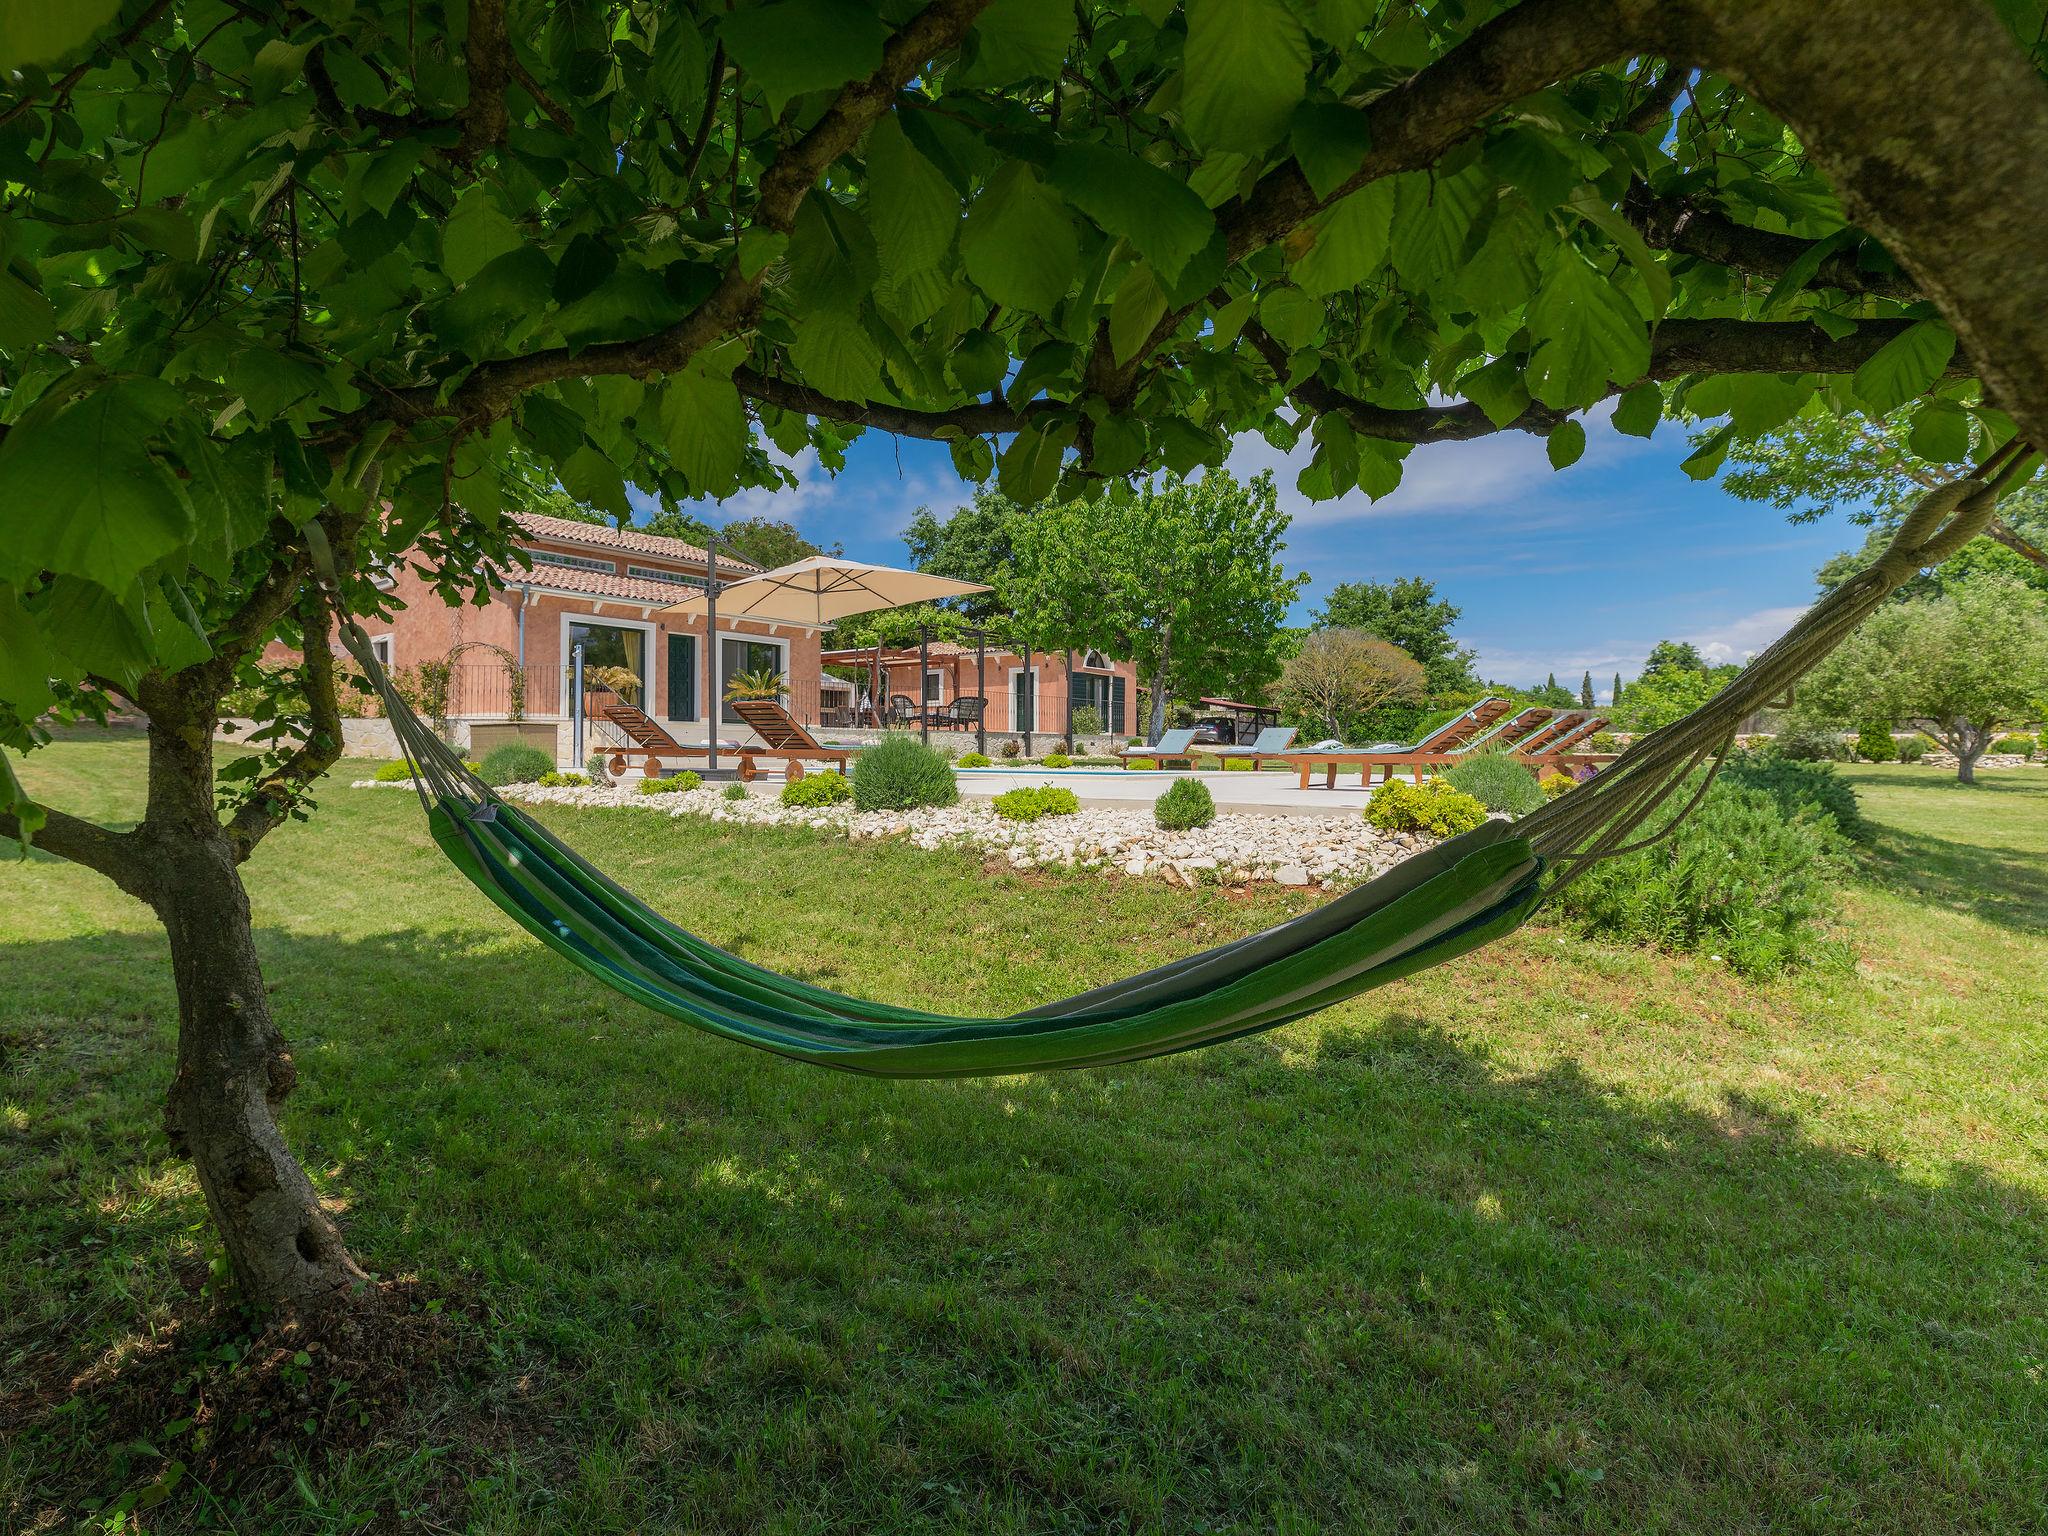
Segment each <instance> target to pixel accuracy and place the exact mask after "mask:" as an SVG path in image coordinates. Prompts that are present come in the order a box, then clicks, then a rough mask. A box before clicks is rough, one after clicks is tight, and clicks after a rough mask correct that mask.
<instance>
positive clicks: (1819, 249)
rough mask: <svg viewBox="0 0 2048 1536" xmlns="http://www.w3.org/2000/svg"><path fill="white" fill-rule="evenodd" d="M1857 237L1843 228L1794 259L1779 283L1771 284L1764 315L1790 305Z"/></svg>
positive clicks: (1765, 296)
mask: <svg viewBox="0 0 2048 1536" xmlns="http://www.w3.org/2000/svg"><path fill="white" fill-rule="evenodd" d="M1855 238H1856V231H1855V229H1854V228H1853V227H1851V226H1848V225H1844V226H1843V227H1842V228H1840V229H1838V230H1836V231H1835V232H1834V233H1833V234H1832V235H1829V236H1828V237H1827V238H1826V239H1824V240H1816V241H1814V242H1813V244H1811V245H1809V246H1808V247H1807V248H1806V249H1805V250H1803V251H1801V252H1800V253H1799V254H1798V255H1797V256H1794V257H1793V258H1792V259H1791V260H1790V261H1789V262H1787V263H1786V264H1785V270H1784V271H1783V272H1780V273H1779V274H1778V280H1777V281H1776V282H1775V283H1773V284H1771V291H1770V292H1769V293H1767V294H1765V295H1764V307H1763V310H1762V313H1764V314H1766V315H1770V314H1775V313H1776V312H1777V311H1778V310H1779V309H1780V308H1782V307H1783V306H1784V305H1786V304H1788V303H1790V302H1791V301H1792V299H1793V298H1795V297H1796V296H1797V295H1798V294H1799V293H1800V291H1801V290H1803V289H1804V288H1805V287H1806V285H1807V284H1808V283H1810V282H1812V281H1813V279H1814V276H1815V275H1816V274H1817V273H1818V272H1819V271H1820V266H1821V263H1822V262H1824V261H1826V260H1827V259H1828V258H1829V257H1830V256H1832V255H1834V254H1835V252H1836V251H1839V250H1840V249H1841V248H1842V247H1843V246H1845V245H1847V244H1849V243H1850V242H1851V241H1853V240H1854V239H1855Z"/></svg>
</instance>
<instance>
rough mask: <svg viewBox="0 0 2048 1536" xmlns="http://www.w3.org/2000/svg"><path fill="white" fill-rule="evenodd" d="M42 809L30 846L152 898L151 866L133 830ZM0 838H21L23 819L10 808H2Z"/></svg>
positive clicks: (145, 898) (138, 896)
mask: <svg viewBox="0 0 2048 1536" xmlns="http://www.w3.org/2000/svg"><path fill="white" fill-rule="evenodd" d="M37 803H38V804H39V805H40V804H41V802H40V801H39V802H37ZM42 812H43V815H44V817H45V818H46V819H45V821H44V822H43V825H42V828H41V830H40V831H38V832H37V833H36V834H35V835H34V837H32V838H31V839H30V840H29V842H30V846H31V847H35V848H40V849H42V850H43V851H44V852H45V853H54V854H56V855H57V857H58V858H60V859H69V860H70V861H71V862H72V863H74V864H80V865H83V866H84V867H85V868H87V869H90V870H92V871H93V872H95V873H96V874H101V875H105V876H106V877H107V878H108V879H109V880H111V881H113V882H114V884H116V885H118V886H119V887H120V888H121V889H122V890H124V891H126V892H127V893H128V894H129V895H130V896H133V897H134V898H135V899H136V900H137V901H149V900H151V899H152V887H151V881H150V879H149V870H148V866H147V865H146V864H145V863H144V862H143V860H142V858H141V857H140V856H139V855H138V854H137V853H136V851H135V850H136V842H135V834H134V833H133V832H114V831H110V830H109V829H107V828H106V827H103V826H100V825H99V824H98V823H97V822H91V821H85V820H83V819H81V818H80V817H77V816H73V815H70V814H68V813H67V812H64V811H59V810H54V809H52V808H51V807H49V806H47V805H44V806H42ZM0 838H11V839H14V840H15V841H17V842H18V841H20V839H21V823H20V822H19V821H18V820H17V819H16V818H15V817H14V815H13V814H12V813H11V812H8V811H0Z"/></svg>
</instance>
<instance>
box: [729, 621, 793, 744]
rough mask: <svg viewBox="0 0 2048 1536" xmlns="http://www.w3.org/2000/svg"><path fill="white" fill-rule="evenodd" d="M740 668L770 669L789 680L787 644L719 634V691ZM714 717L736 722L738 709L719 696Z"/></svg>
mask: <svg viewBox="0 0 2048 1536" xmlns="http://www.w3.org/2000/svg"><path fill="white" fill-rule="evenodd" d="M742 672H749V673H758V672H772V673H773V674H774V675H775V676H777V677H779V678H781V679H782V680H783V681H784V682H785V683H787V682H788V681H789V648H788V647H787V646H785V645H783V644H781V643H780V642H778V641H774V640H735V639H733V638H732V637H731V636H721V637H720V638H719V641H718V691H719V693H720V694H721V695H722V694H724V693H725V692H726V690H727V689H728V688H730V687H731V685H732V680H733V679H734V678H735V677H737V676H739V674H740V673H742ZM718 718H719V719H721V720H723V721H725V722H726V723H727V724H728V725H738V724H739V723H740V717H739V711H738V710H736V709H734V708H733V707H732V700H731V699H724V698H722V699H721V700H720V704H719V713H718Z"/></svg>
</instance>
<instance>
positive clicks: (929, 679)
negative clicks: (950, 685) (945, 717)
mask: <svg viewBox="0 0 2048 1536" xmlns="http://www.w3.org/2000/svg"><path fill="white" fill-rule="evenodd" d="M945 698H946V674H945V673H944V672H942V671H940V670H939V669H938V668H937V667H930V668H927V669H926V671H925V674H924V701H925V703H927V704H940V703H943V702H945Z"/></svg>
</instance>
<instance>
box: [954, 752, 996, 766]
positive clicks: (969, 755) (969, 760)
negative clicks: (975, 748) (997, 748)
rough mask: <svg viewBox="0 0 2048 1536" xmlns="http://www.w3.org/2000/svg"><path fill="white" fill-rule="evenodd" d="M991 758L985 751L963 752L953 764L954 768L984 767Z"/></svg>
mask: <svg viewBox="0 0 2048 1536" xmlns="http://www.w3.org/2000/svg"><path fill="white" fill-rule="evenodd" d="M990 762H991V759H990V758H989V756H988V754H987V753H985V752H963V753H961V754H960V757H959V759H958V761H956V762H955V763H954V764H953V766H954V767H956V768H986V767H988V766H989V763H990Z"/></svg>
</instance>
